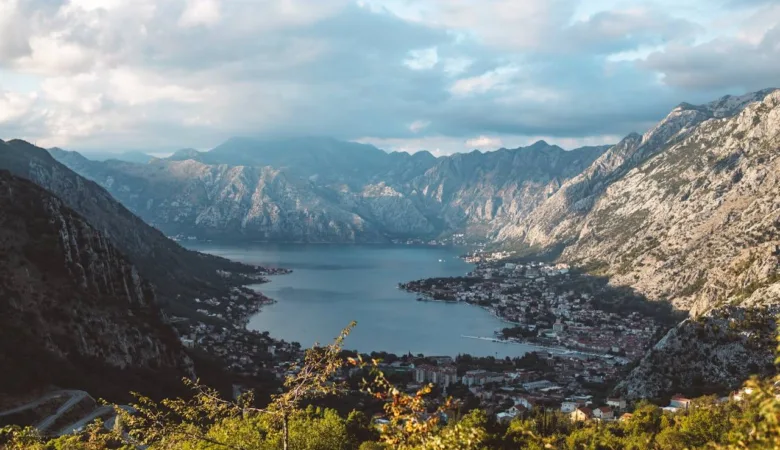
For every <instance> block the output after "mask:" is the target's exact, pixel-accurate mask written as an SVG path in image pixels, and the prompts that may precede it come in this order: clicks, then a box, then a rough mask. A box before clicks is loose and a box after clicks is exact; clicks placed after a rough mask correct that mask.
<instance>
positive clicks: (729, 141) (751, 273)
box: [563, 91, 780, 314]
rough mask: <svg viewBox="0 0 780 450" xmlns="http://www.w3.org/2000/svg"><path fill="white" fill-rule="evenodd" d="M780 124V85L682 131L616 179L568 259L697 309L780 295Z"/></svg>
mask: <svg viewBox="0 0 780 450" xmlns="http://www.w3.org/2000/svg"><path fill="white" fill-rule="evenodd" d="M696 111H697V113H698V112H699V111H698V110H696ZM778 129H780V91H776V92H774V93H771V94H768V95H766V96H765V97H764V98H763V100H761V101H758V102H753V103H751V104H749V105H747V106H745V107H744V109H742V110H740V111H739V112H738V113H736V114H735V115H728V114H723V117H722V118H717V117H716V118H711V119H708V120H706V121H705V122H702V123H700V124H698V125H697V126H695V127H693V128H690V129H688V130H687V131H685V132H684V133H682V132H678V133H676V134H675V138H674V139H673V140H672V141H671V142H670V143H669V144H668V145H667V147H666V148H665V149H664V150H663V151H662V152H660V153H657V154H656V155H655V156H654V157H652V158H649V159H647V160H646V161H645V162H643V163H641V164H638V165H636V166H635V167H634V168H632V169H631V170H630V171H628V172H627V173H626V174H625V175H624V176H623V177H622V178H621V179H619V180H617V181H615V182H614V183H611V184H610V185H609V187H608V188H607V189H606V190H605V191H604V194H603V195H601V196H600V197H599V199H598V201H597V202H595V204H594V206H593V208H592V209H591V210H590V211H589V212H588V214H587V215H585V216H584V217H583V218H582V219H581V224H582V225H581V227H580V229H579V230H578V231H577V233H576V242H574V243H573V244H572V245H570V246H569V247H568V248H567V249H566V250H565V252H564V254H563V258H564V259H567V260H569V261H573V262H575V263H578V264H582V265H590V266H592V267H602V271H603V273H605V274H607V275H609V276H611V277H612V280H613V282H614V283H617V284H627V285H631V286H633V287H634V288H636V289H638V290H639V291H641V292H643V293H644V294H646V295H648V296H649V297H650V298H653V299H664V298H665V299H671V300H672V301H673V302H674V303H675V305H676V306H678V307H680V308H683V309H690V310H691V311H692V313H694V314H696V313H700V312H703V311H706V310H707V309H708V308H710V307H712V306H714V305H717V304H719V303H722V302H727V301H731V302H738V303H745V302H746V303H751V304H752V303H757V302H769V303H773V302H778V301H780V297H777V296H776V295H775V294H773V293H774V292H775V290H773V289H769V287H770V286H771V285H772V284H774V283H776V282H777V281H778V280H780V277H778V274H779V273H780V272H779V271H780V251H778V249H780V247H779V246H780V136H779V135H778V133H777V130H778Z"/></svg>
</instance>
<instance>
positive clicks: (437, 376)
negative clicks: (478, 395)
mask: <svg viewBox="0 0 780 450" xmlns="http://www.w3.org/2000/svg"><path fill="white" fill-rule="evenodd" d="M414 381H415V382H417V383H420V384H422V383H426V382H428V383H433V384H436V385H439V386H444V387H448V386H449V385H451V384H455V383H457V382H458V370H457V369H456V368H455V367H454V366H447V367H438V366H429V365H421V366H417V367H416V368H415V369H414Z"/></svg>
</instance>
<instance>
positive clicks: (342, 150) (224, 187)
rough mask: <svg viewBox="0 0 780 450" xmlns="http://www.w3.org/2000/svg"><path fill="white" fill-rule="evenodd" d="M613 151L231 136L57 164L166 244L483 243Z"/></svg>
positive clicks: (67, 157) (72, 157) (59, 153)
mask: <svg viewBox="0 0 780 450" xmlns="http://www.w3.org/2000/svg"><path fill="white" fill-rule="evenodd" d="M605 150H606V147H585V148H581V149H576V150H573V151H564V150H563V149H561V148H560V147H557V146H554V145H549V144H547V143H545V142H543V141H539V142H537V143H535V144H533V145H531V146H529V147H524V148H517V149H514V150H507V149H501V150H498V151H495V152H488V153H480V152H477V151H474V152H472V153H467V154H456V155H453V156H447V157H441V158H434V157H433V156H432V155H431V154H430V153H428V152H419V153H415V154H413V155H410V154H408V153H386V152H384V151H382V150H379V149H377V148H376V147H373V146H370V145H365V144H356V143H351V142H340V141H337V140H334V139H327V138H298V139H288V140H283V141H272V142H271V141H256V140H252V139H231V140H229V141H227V142H226V143H224V144H222V145H220V146H218V147H216V148H214V149H213V150H211V151H208V152H198V151H195V150H183V151H179V152H177V153H175V154H174V155H172V156H171V157H170V158H165V159H156V160H154V161H152V162H150V163H149V164H134V163H129V162H122V161H104V162H99V161H91V160H89V159H87V158H84V157H83V156H81V155H79V154H78V153H75V152H67V151H63V150H60V149H52V150H51V153H52V155H53V156H54V157H55V158H57V159H58V160H59V161H60V162H62V163H64V164H65V165H67V166H68V167H70V168H72V169H73V170H75V171H76V172H78V173H80V174H81V175H83V176H85V177H87V178H89V179H92V180H94V181H95V182H97V183H98V184H100V185H101V186H102V187H104V188H105V189H107V190H108V191H109V192H111V194H112V195H114V196H115V197H116V198H117V199H118V200H120V201H121V202H122V203H123V204H125V205H126V206H127V207H128V208H130V209H131V210H132V211H133V212H135V213H136V214H138V215H139V216H140V217H141V218H143V219H144V220H145V221H147V222H148V223H150V224H153V225H154V226H156V227H158V228H159V229H160V230H162V231H164V232H165V233H166V234H169V235H187V236H194V237H197V238H200V239H217V240H257V241H291V242H386V241H388V240H389V239H393V238H435V237H438V236H442V235H448V234H452V233H455V232H466V233H468V234H469V235H471V236H485V235H490V234H491V233H495V232H496V231H498V229H499V226H500V225H501V224H504V223H511V222H514V221H517V220H520V219H521V218H522V217H523V216H524V215H525V214H527V213H528V212H529V211H530V210H532V209H533V208H534V207H535V206H536V205H538V204H540V203H541V202H542V201H543V200H544V199H545V198H546V197H547V196H549V195H550V194H551V193H552V192H555V191H556V190H557V189H558V188H559V187H560V186H561V184H562V183H563V182H564V181H565V180H567V179H569V178H571V177H573V176H575V175H576V174H578V173H580V172H581V171H582V170H584V169H585V168H587V167H588V166H589V165H590V164H591V163H592V162H593V161H594V160H595V159H596V158H597V157H598V156H599V155H600V154H601V153H603V152H604V151H605Z"/></svg>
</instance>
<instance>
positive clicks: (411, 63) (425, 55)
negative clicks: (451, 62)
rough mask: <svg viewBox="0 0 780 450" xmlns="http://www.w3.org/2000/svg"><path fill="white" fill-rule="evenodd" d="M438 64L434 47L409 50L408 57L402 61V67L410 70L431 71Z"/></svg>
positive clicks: (437, 56) (437, 55)
mask: <svg viewBox="0 0 780 450" xmlns="http://www.w3.org/2000/svg"><path fill="white" fill-rule="evenodd" d="M438 62H439V54H438V52H437V50H436V47H431V48H424V49H420V50H410V51H409V57H408V58H407V59H405V60H404V65H405V66H406V67H408V68H410V69H412V70H429V69H433V68H434V67H435V66H436V64H437V63H438Z"/></svg>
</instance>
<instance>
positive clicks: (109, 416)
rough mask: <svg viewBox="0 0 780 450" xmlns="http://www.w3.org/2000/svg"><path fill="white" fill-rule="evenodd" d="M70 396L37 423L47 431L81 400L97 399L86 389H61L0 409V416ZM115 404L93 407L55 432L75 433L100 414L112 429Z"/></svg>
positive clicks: (124, 406) (62, 433) (61, 434)
mask: <svg viewBox="0 0 780 450" xmlns="http://www.w3.org/2000/svg"><path fill="white" fill-rule="evenodd" d="M65 397H68V399H67V400H65V402H64V403H62V404H61V405H60V407H59V408H57V411H55V412H54V414H52V415H50V416H49V417H46V418H45V419H43V420H41V421H40V422H39V423H38V424H37V425H35V428H36V429H37V430H38V431H40V432H46V430H48V429H49V428H51V426H52V425H53V424H54V423H55V422H56V421H57V420H58V419H59V418H60V417H62V415H63V414H65V413H67V412H68V411H70V410H71V409H73V407H74V406H76V405H78V404H79V402H81V401H83V400H84V399H87V398H89V399H90V400H91V401H92V402H94V401H95V400H94V399H93V398H92V397H90V396H89V393H87V392H85V391H77V390H60V391H53V392H49V393H48V394H46V395H43V396H41V397H39V398H37V399H35V400H33V401H31V402H29V403H26V404H24V405H21V406H17V407H15V408H12V409H8V410H5V411H0V417H2V416H8V415H11V414H16V413H19V412H23V411H27V410H29V409H35V408H37V407H40V406H41V405H43V404H44V403H46V402H48V401H50V400H53V399H56V398H63V399H64V398H65ZM119 407H120V408H122V409H124V410H125V411H128V412H131V413H133V412H135V409H133V408H132V407H130V406H127V405H120V406H119ZM113 409H114V407H113V406H100V407H96V408H95V409H93V410H92V411H91V412H90V413H88V414H86V415H85V416H83V417H81V418H79V419H78V420H76V421H75V422H73V423H71V424H70V425H68V426H65V427H63V428H61V429H59V430H57V431H56V432H55V433H53V434H54V435H56V436H63V435H66V434H70V433H75V432H77V431H80V430H82V429H83V428H84V427H86V426H87V425H88V424H89V423H90V422H92V421H93V420H95V419H97V418H98V417H100V416H106V417H105V420H104V424H105V425H104V426H105V427H106V428H107V429H111V428H112V427H113V426H114V420H115V417H116V415H115V414H114V413H113ZM47 434H52V433H47Z"/></svg>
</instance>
